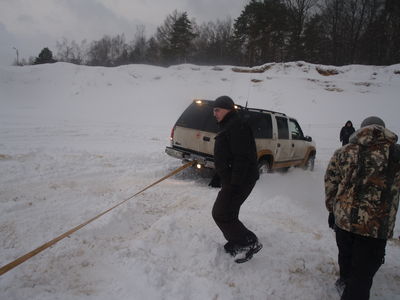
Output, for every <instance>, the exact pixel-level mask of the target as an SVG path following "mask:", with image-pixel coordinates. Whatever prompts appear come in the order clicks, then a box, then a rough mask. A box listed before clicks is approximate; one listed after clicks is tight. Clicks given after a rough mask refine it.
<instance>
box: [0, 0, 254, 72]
mask: <svg viewBox="0 0 400 300" xmlns="http://www.w3.org/2000/svg"><path fill="white" fill-rule="evenodd" d="M248 2H249V0H0V65H10V64H11V63H12V62H13V60H14V59H15V58H16V50H15V49H14V47H15V48H16V49H18V50H19V55H20V58H21V57H23V58H26V59H27V58H29V57H30V56H37V55H38V54H39V52H40V50H41V49H42V48H44V47H49V48H50V50H52V51H53V53H54V54H56V48H55V45H56V42H57V41H61V40H62V38H67V39H68V40H70V41H71V40H75V41H76V42H81V41H82V40H83V39H87V40H88V41H89V42H90V41H93V40H95V39H99V38H101V37H102V36H103V35H104V34H109V35H116V34H121V33H124V34H125V37H126V40H127V41H130V40H132V39H133V37H134V34H135V32H136V28H137V25H144V26H145V28H146V35H147V37H149V36H150V35H152V34H153V33H154V32H155V30H156V28H157V26H159V25H162V23H163V22H164V20H165V18H166V17H167V15H169V14H171V13H172V12H173V11H174V10H175V9H176V10H178V11H179V12H183V11H186V12H187V13H188V16H189V18H190V19H192V18H194V19H195V20H196V22H197V23H198V24H201V23H203V22H207V21H216V20H217V19H220V20H225V19H226V17H227V16H230V17H232V20H234V19H235V18H237V17H238V16H239V15H240V13H241V11H242V10H243V8H244V7H245V5H246V4H247V3H248Z"/></svg>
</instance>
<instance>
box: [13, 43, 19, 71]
mask: <svg viewBox="0 0 400 300" xmlns="http://www.w3.org/2000/svg"><path fill="white" fill-rule="evenodd" d="M13 49H14V50H15V52H16V53H17V66H19V52H18V49H17V48H15V47H13Z"/></svg>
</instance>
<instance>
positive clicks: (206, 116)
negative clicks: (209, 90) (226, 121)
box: [176, 102, 219, 133]
mask: <svg viewBox="0 0 400 300" xmlns="http://www.w3.org/2000/svg"><path fill="white" fill-rule="evenodd" d="M176 126H182V127H185V128H192V129H198V130H203V131H208V132H215V133H216V132H218V131H219V128H218V124H217V121H216V120H215V118H214V115H213V108H212V107H211V106H210V105H208V104H207V103H201V104H198V103H196V102H193V103H192V104H191V105H189V106H188V108H186V110H185V111H184V112H183V113H182V115H181V116H180V118H179V119H178V121H177V122H176Z"/></svg>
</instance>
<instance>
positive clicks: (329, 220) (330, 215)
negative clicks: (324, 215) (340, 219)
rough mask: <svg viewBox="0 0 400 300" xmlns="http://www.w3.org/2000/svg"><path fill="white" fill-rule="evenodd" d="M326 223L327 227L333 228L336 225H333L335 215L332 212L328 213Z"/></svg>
mask: <svg viewBox="0 0 400 300" xmlns="http://www.w3.org/2000/svg"><path fill="white" fill-rule="evenodd" d="M328 225H329V228H331V229H333V230H335V227H336V225H335V215H334V214H333V213H329V216H328Z"/></svg>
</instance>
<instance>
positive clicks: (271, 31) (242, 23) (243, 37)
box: [234, 0, 288, 66]
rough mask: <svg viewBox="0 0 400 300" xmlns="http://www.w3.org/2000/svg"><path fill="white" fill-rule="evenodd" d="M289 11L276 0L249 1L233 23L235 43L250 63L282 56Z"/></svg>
mask: <svg viewBox="0 0 400 300" xmlns="http://www.w3.org/2000/svg"><path fill="white" fill-rule="evenodd" d="M287 17H288V13H287V10H286V7H285V6H284V5H283V4H282V3H281V2H280V1H279V0H264V1H257V0H251V1H250V3H249V4H247V5H246V7H245V9H244V10H243V11H242V13H241V15H240V16H239V18H237V19H236V22H235V24H234V28H235V36H236V39H237V42H238V43H239V44H240V45H241V46H242V53H243V55H244V57H245V63H246V64H248V65H249V66H253V65H256V64H263V63H265V62H268V61H275V60H278V61H282V60H283V59H284V57H285V38H286V36H287V30H288V21H287Z"/></svg>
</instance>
